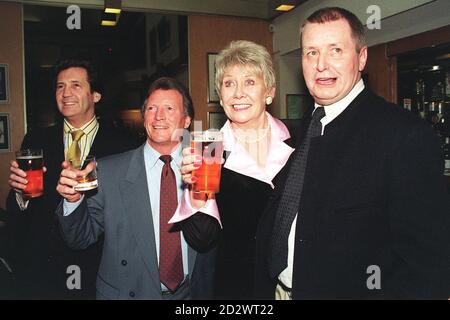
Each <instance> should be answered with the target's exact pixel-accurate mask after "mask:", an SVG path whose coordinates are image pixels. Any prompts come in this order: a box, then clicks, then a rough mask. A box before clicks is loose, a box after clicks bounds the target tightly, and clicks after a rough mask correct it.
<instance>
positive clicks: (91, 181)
mask: <svg viewBox="0 0 450 320" xmlns="http://www.w3.org/2000/svg"><path fill="white" fill-rule="evenodd" d="M69 162H70V164H71V165H72V166H73V167H74V168H75V169H78V170H84V169H86V167H87V166H88V165H89V164H90V163H93V169H92V171H90V172H88V173H87V174H86V175H82V176H78V177H77V179H76V180H77V182H78V184H77V185H76V186H74V187H73V189H74V190H76V191H88V190H92V189H95V188H97V187H98V179H97V163H96V162H95V156H87V157H86V159H85V160H84V161H83V163H81V164H80V165H78V166H77V165H75V164H74V162H72V161H70V160H69Z"/></svg>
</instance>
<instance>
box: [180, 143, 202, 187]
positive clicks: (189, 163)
mask: <svg viewBox="0 0 450 320" xmlns="http://www.w3.org/2000/svg"><path fill="white" fill-rule="evenodd" d="M201 165H202V157H201V155H198V154H195V149H194V148H191V147H186V148H184V149H183V161H182V163H181V177H182V178H183V182H184V183H186V184H189V185H192V184H194V183H195V182H196V181H197V178H196V177H194V176H193V175H192V171H194V170H197V169H198V168H200V166H201Z"/></svg>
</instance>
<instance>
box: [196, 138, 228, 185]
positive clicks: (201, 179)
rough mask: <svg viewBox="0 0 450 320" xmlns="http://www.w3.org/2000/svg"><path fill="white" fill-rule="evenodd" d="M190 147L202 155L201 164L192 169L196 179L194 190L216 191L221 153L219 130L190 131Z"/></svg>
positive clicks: (218, 181) (221, 140)
mask: <svg viewBox="0 0 450 320" xmlns="http://www.w3.org/2000/svg"><path fill="white" fill-rule="evenodd" d="M191 148H193V149H194V154H195V155H196V156H201V157H202V163H201V166H200V167H199V168H198V169H197V170H194V171H192V176H193V177H195V178H196V179H197V180H196V182H195V183H194V186H193V190H194V192H202V193H207V194H211V193H217V192H219V190H220V171H221V167H222V155H223V134H222V132H219V131H212V130H211V131H210V130H207V131H195V132H192V133H191Z"/></svg>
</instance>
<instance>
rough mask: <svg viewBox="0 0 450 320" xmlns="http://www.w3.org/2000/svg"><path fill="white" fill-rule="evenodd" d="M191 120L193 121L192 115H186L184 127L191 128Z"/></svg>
mask: <svg viewBox="0 0 450 320" xmlns="http://www.w3.org/2000/svg"><path fill="white" fill-rule="evenodd" d="M191 121H192V119H191V117H189V116H186V118H185V119H184V128H185V129H187V128H189V126H190V125H191Z"/></svg>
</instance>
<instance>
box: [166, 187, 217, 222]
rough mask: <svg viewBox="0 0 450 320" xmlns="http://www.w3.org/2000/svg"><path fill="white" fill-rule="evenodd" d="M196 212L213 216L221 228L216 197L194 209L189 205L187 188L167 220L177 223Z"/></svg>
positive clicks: (189, 199) (189, 198)
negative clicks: (171, 215) (173, 212)
mask: <svg viewBox="0 0 450 320" xmlns="http://www.w3.org/2000/svg"><path fill="white" fill-rule="evenodd" d="M197 212H201V213H204V214H207V215H209V216H211V217H213V218H215V219H216V220H217V221H218V222H219V224H220V227H221V228H222V222H221V221H220V214H219V208H218V207H217V202H216V199H208V200H207V201H206V203H205V205H204V206H203V207H201V208H200V209H195V208H193V207H192V205H191V197H190V195H189V189H188V188H185V189H184V191H183V196H182V197H181V201H180V204H179V205H178V207H177V210H176V211H175V214H174V215H173V217H172V218H171V219H170V220H169V223H177V222H180V221H183V220H186V219H187V218H189V217H191V216H193V215H194V214H195V213H197Z"/></svg>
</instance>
